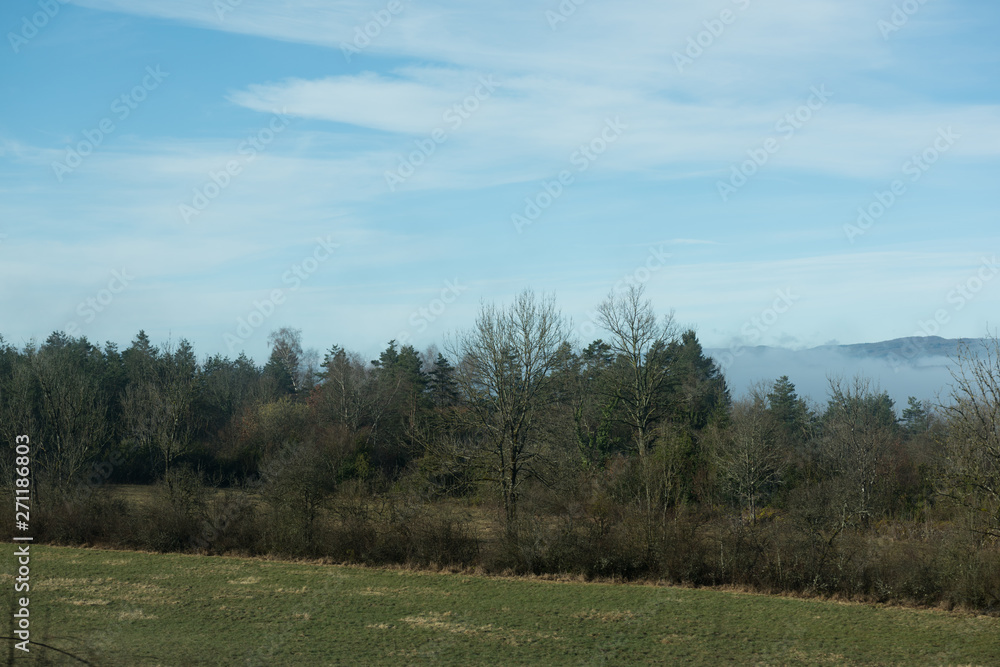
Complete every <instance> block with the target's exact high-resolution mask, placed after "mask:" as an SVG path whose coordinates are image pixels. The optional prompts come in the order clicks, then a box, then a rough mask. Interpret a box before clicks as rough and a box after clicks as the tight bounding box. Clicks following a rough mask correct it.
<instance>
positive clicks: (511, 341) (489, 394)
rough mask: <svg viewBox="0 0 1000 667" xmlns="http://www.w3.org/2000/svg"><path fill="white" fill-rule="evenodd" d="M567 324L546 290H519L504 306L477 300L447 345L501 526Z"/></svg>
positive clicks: (528, 461)
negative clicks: (464, 327)
mask: <svg viewBox="0 0 1000 667" xmlns="http://www.w3.org/2000/svg"><path fill="white" fill-rule="evenodd" d="M566 333H567V325H566V321H565V319H564V318H563V317H562V315H561V314H560V312H559V311H558V310H557V309H556V305H555V299H554V298H553V297H542V298H537V297H536V296H535V294H534V293H533V292H531V291H529V290H525V291H524V292H521V293H520V294H519V295H518V296H517V297H516V298H515V300H514V303H513V304H512V305H511V306H509V307H507V308H499V307H497V306H496V305H488V304H483V306H482V307H481V309H480V313H479V317H478V318H477V320H476V324H475V326H474V327H473V328H472V329H471V330H469V331H466V332H463V333H460V334H459V335H458V336H457V337H456V339H455V340H453V341H451V342H450V343H449V345H448V351H449V352H450V353H451V354H452V355H453V356H454V357H455V358H456V359H457V360H458V365H457V367H456V369H455V382H456V383H457V384H458V386H459V388H460V389H461V392H462V393H463V394H464V396H465V398H466V400H467V401H468V405H469V409H470V413H471V415H472V416H473V417H474V420H475V425H476V427H477V428H478V429H480V432H481V437H482V440H483V451H484V453H485V454H486V455H487V457H488V459H489V460H490V461H491V464H490V467H489V469H490V471H491V474H490V479H491V480H492V481H493V482H495V483H496V484H497V486H498V488H499V490H500V496H501V500H502V502H503V508H504V516H505V518H506V527H507V530H508V531H510V530H512V529H513V527H514V524H515V520H516V518H517V499H518V490H519V486H520V485H521V483H522V481H523V479H524V477H525V475H526V474H530V473H531V471H532V466H533V463H534V460H535V459H536V458H537V457H538V456H539V453H540V449H541V447H540V442H539V438H538V434H539V426H540V425H539V423H538V421H537V420H538V419H539V417H540V415H541V412H542V409H543V407H544V406H545V405H546V402H547V400H548V396H547V395H546V394H547V390H548V389H549V385H550V381H551V377H552V371H553V370H554V368H555V366H556V363H557V359H558V352H559V348H560V345H561V344H562V343H563V341H564V340H565V337H566Z"/></svg>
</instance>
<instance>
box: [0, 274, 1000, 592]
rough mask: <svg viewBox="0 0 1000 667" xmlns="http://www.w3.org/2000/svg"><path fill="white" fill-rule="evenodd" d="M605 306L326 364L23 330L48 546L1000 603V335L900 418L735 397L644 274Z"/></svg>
mask: <svg viewBox="0 0 1000 667" xmlns="http://www.w3.org/2000/svg"><path fill="white" fill-rule="evenodd" d="M598 314H599V320H600V325H601V328H602V333H603V334H605V335H604V336H603V338H602V339H599V340H594V341H592V342H589V343H586V344H583V343H580V342H575V341H569V340H567V339H568V335H569V328H568V326H567V322H566V320H565V319H564V318H563V317H562V315H561V314H560V312H559V310H558V308H557V306H556V304H555V301H554V299H553V298H551V297H545V296H537V295H536V294H534V293H532V292H530V291H525V292H523V293H521V294H520V295H519V296H518V297H517V298H516V299H515V300H514V302H513V303H511V304H508V305H488V304H486V305H484V306H483V307H482V308H481V310H480V313H479V316H478V319H477V320H476V322H475V324H474V325H473V326H472V327H471V328H469V329H468V330H466V331H461V332H457V333H456V334H454V335H453V336H451V337H450V338H449V339H448V340H447V341H446V342H445V343H444V344H443V350H442V351H438V350H437V349H434V348H432V349H430V350H427V351H418V350H416V349H414V348H413V347H412V346H409V345H403V346H400V345H398V344H397V343H396V342H395V341H389V342H388V344H387V346H386V348H385V350H384V351H383V352H382V353H381V354H380V355H379V357H378V358H377V359H374V360H370V361H368V360H365V359H363V358H362V357H360V356H359V355H357V354H355V353H352V352H351V351H349V350H345V349H343V348H342V347H340V346H338V345H336V344H335V342H333V341H331V342H332V343H333V344H332V345H331V347H330V348H329V350H327V351H326V352H325V354H324V355H323V357H322V359H320V358H319V357H318V355H315V354H310V353H309V352H308V351H304V350H303V349H302V345H301V333H300V332H299V331H297V330H293V329H281V330H278V331H275V332H273V333H272V334H271V336H270V338H269V343H270V349H271V353H270V357H269V359H268V361H267V363H265V364H264V365H263V366H259V365H257V364H256V363H255V362H254V361H253V360H251V359H249V358H247V357H246V356H244V355H241V356H239V357H238V358H236V359H231V358H228V357H223V356H213V357H208V358H205V359H201V360H200V359H199V357H198V355H197V353H196V351H195V350H194V349H193V347H192V346H191V345H190V344H189V343H188V342H187V341H186V340H183V339H182V340H179V341H177V342H176V343H169V342H168V343H163V342H161V343H160V344H158V345H157V344H154V342H153V341H151V340H150V339H149V337H148V336H147V335H146V334H145V333H143V332H141V331H140V332H139V334H138V335H137V336H136V337H135V339H134V340H133V341H132V342H131V344H130V345H129V346H128V347H127V348H126V349H124V350H119V349H118V347H117V346H116V345H115V344H113V343H108V344H106V345H104V347H103V348H102V347H100V346H99V345H97V344H94V343H92V342H90V341H88V340H87V339H86V338H83V337H80V338H74V337H70V336H67V335H65V334H63V333H53V334H52V335H51V336H49V337H48V339H47V340H45V342H44V343H41V344H35V343H29V344H27V345H25V346H24V347H22V348H20V349H19V348H16V347H14V346H11V345H9V344H7V343H6V342H4V341H3V339H2V338H0V438H2V441H3V443H4V445H3V446H4V447H5V449H6V451H7V454H6V455H5V456H4V457H3V460H2V461H0V472H2V484H3V485H4V486H5V487H6V488H7V489H8V490H9V491H12V490H11V488H10V487H11V486H12V484H13V479H14V474H13V470H12V468H13V465H14V442H15V437H16V436H18V435H21V434H28V435H29V436H30V438H31V442H32V444H33V450H32V475H33V480H32V483H33V491H34V496H33V508H32V514H33V522H32V525H33V529H34V530H35V531H36V535H37V538H38V539H42V540H47V541H49V542H52V543H62V544H100V545H110V546H120V547H125V548H141V549H152V550H160V551H184V550H188V551H199V552H209V553H242V554H273V555H280V556H292V557H310V558H325V559H329V560H331V561H336V562H359V563H368V564H390V563H393V564H405V565H412V566H417V567H450V568H468V569H478V570H480V571H483V572H506V573H534V574H569V575H579V576H584V577H588V578H591V577H609V578H625V579H650V580H663V581H671V582H677V583H685V584H691V585H735V586H743V587H750V588H754V589H756V590H764V591H786V592H800V593H806V594H820V595H840V596H846V597H853V598H858V599H871V600H894V601H909V602H914V603H920V604H941V605H945V606H949V607H950V606H953V605H960V606H965V607H969V608H976V609H979V610H997V609H1000V597H998V596H1000V547H998V539H1000V431H998V428H997V424H998V423H1000V422H998V416H1000V415H998V412H1000V345H998V343H997V340H996V339H992V340H991V341H990V343H989V344H988V345H985V346H984V348H983V349H982V350H978V349H977V350H970V349H967V350H964V351H963V352H962V353H961V354H960V355H959V358H957V359H956V366H955V382H954V384H953V386H952V393H951V395H950V396H949V397H948V399H947V400H945V401H944V402H943V403H941V404H933V405H932V404H931V403H929V402H925V401H919V400H917V399H916V398H911V399H910V401H909V405H908V406H906V407H905V408H904V409H902V410H901V411H900V412H898V411H897V408H896V406H894V405H893V401H892V400H891V399H890V398H889V396H888V394H886V393H885V392H883V391H880V390H879V389H878V388H877V386H876V385H875V384H874V383H873V382H872V381H870V380H868V379H866V378H863V377H856V378H832V379H831V380H830V388H829V394H828V397H827V401H826V404H825V405H810V404H808V403H807V402H806V401H804V400H803V399H802V398H800V397H799V396H798V395H797V394H796V389H795V386H794V384H793V383H792V382H791V381H790V380H789V378H788V377H784V376H782V377H779V378H776V379H774V380H773V381H772V382H769V383H761V384H757V385H755V386H753V387H750V388H748V389H747V390H746V391H745V392H742V393H741V396H742V397H741V398H738V399H737V400H734V398H733V392H732V389H731V388H730V387H728V386H727V384H726V380H725V378H724V376H723V374H722V372H721V370H720V368H719V366H718V365H717V364H716V363H715V362H714V361H713V360H712V359H711V358H710V357H708V356H706V354H705V353H704V351H703V350H702V348H701V345H700V343H699V341H698V338H697V336H696V334H695V332H693V331H690V330H682V329H679V328H678V327H677V326H676V325H675V324H674V322H673V319H672V317H671V316H669V315H667V316H662V315H657V313H656V312H655V311H654V307H653V305H652V304H651V303H650V302H649V301H647V300H646V299H645V297H644V295H643V292H642V289H641V288H636V287H632V288H628V289H626V290H624V291H623V292H621V293H619V294H613V295H611V296H609V297H608V299H607V300H606V301H605V302H604V303H603V304H601V306H600V307H599V309H598ZM9 514H11V513H9V512H8V513H5V515H4V519H3V523H4V525H8V524H9V523H10V521H11V520H12V518H11V517H10V516H8V515H9ZM8 527H10V526H8Z"/></svg>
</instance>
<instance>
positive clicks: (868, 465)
mask: <svg viewBox="0 0 1000 667" xmlns="http://www.w3.org/2000/svg"><path fill="white" fill-rule="evenodd" d="M895 424H896V415H895V413H894V411H893V407H892V399H890V398H889V395H888V394H887V393H886V392H884V391H878V390H877V389H876V388H875V387H873V385H872V382H871V380H869V379H867V378H863V377H856V378H854V380H852V381H851V383H850V384H845V383H844V382H843V381H842V380H839V379H831V380H830V402H829V407H828V409H827V421H826V424H825V445H826V454H827V457H828V460H829V461H830V462H831V463H832V467H833V470H832V472H833V473H834V474H836V475H838V476H839V479H840V480H841V482H842V485H841V489H842V494H841V504H842V506H841V510H842V512H843V515H842V516H843V520H844V521H849V520H853V519H858V520H860V521H861V522H862V523H867V522H868V521H869V520H870V519H871V518H872V517H873V516H874V514H875V513H876V511H877V510H878V507H877V500H878V495H879V491H881V487H882V484H881V483H882V482H883V477H884V476H883V475H882V473H883V472H884V471H883V467H884V463H885V461H886V458H887V457H888V455H889V453H890V448H891V445H892V443H893V441H894V439H895V438H896V433H895Z"/></svg>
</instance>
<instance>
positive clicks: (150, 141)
mask: <svg viewBox="0 0 1000 667" xmlns="http://www.w3.org/2000/svg"><path fill="white" fill-rule="evenodd" d="M576 3H579V4H576ZM470 7H472V5H468V4H459V3H454V2H448V1H441V0H421V1H420V2H411V1H409V0H399V1H398V2H396V1H392V2H389V1H388V0H385V1H383V0H379V1H375V2H338V3H320V2H314V1H312V2H310V1H307V0H269V1H268V2H263V1H256V0H243V1H242V2H239V1H238V0H218V1H214V0H173V1H164V2H155V3H152V2H136V1H132V0H80V1H73V2H67V3H63V2H60V0H50V1H47V0H41V1H40V2H39V1H38V0H36V1H35V2H24V1H20V0H17V1H12V2H7V3H4V4H3V6H2V8H0V28H2V32H3V35H4V40H3V44H2V45H0V235H2V236H0V285H2V288H0V333H2V334H3V335H4V337H5V338H6V339H7V340H8V341H10V342H13V343H15V344H18V345H21V344H23V343H25V342H27V341H28V340H30V339H31V338H36V339H44V337H45V336H47V335H48V334H49V333H50V332H52V331H53V330H59V329H69V330H70V331H71V332H73V333H77V334H82V335H86V336H87V337H88V338H90V339H91V340H96V341H104V340H113V341H117V342H119V343H120V344H127V342H128V341H129V340H130V339H131V338H132V337H133V336H134V335H135V333H136V332H137V331H138V330H139V329H140V328H143V329H145V330H146V331H147V332H148V333H149V334H150V335H151V336H152V337H153V338H154V340H157V341H163V340H166V339H167V338H173V339H174V340H176V339H178V338H180V337H186V338H188V339H190V340H191V341H192V342H193V343H194V344H195V345H196V348H197V349H198V350H199V351H200V352H201V353H215V352H222V353H226V354H232V353H238V352H239V351H240V350H246V351H247V352H248V353H249V354H250V355H252V356H254V357H256V358H258V359H262V358H264V357H265V355H266V339H267V332H268V331H270V330H273V329H277V328H279V327H282V326H293V327H299V328H302V329H303V333H304V343H305V344H306V346H307V347H316V348H318V349H320V350H323V349H327V348H329V347H330V346H331V345H332V344H334V343H337V344H341V345H344V346H346V347H348V348H351V349H355V350H358V351H360V352H362V353H363V354H365V355H374V354H377V352H378V351H379V350H381V349H382V348H384V346H385V343H386V342H387V341H388V340H389V339H390V338H396V339H404V340H407V341H408V342H411V343H413V344H414V345H416V346H417V347H418V349H423V348H425V347H427V346H428V345H430V344H434V343H436V344H439V345H440V344H441V342H442V340H443V339H444V337H445V335H446V334H447V333H448V332H451V331H454V330H455V329H458V328H462V327H465V326H468V325H469V324H470V323H471V322H472V319H473V318H474V316H475V313H476V311H477V309H478V307H479V304H480V300H483V299H485V300H488V301H493V300H497V301H507V300H509V299H510V298H511V297H512V296H513V295H514V294H515V293H516V292H518V291H520V290H521V289H523V288H524V287H532V288H534V289H535V290H537V291H539V292H555V293H556V296H557V298H558V301H559V303H560V305H561V306H562V308H563V310H564V312H565V313H566V314H567V315H568V316H571V317H572V318H573V319H574V322H575V325H576V331H577V333H578V335H579V337H580V339H581V340H583V341H584V342H586V341H588V340H590V339H592V338H594V337H597V336H599V335H600V332H598V331H596V330H595V329H594V327H593V326H592V323H591V317H592V316H591V315H590V313H591V312H592V311H593V309H594V308H595V307H596V305H597V304H598V303H599V302H600V301H601V300H602V299H603V298H604V296H605V295H606V294H607V293H608V292H609V291H610V290H611V289H613V288H614V287H615V286H616V285H619V286H620V285H621V284H622V280H623V279H628V280H637V281H640V282H643V283H644V284H645V285H646V288H647V292H648V294H649V296H650V297H651V298H652V299H653V301H654V303H655V305H656V307H657V308H658V309H659V310H660V311H661V312H667V311H670V310H674V311H675V313H676V319H677V321H678V322H680V323H681V324H684V325H687V326H692V327H694V328H695V329H696V330H697V331H698V333H699V337H700V338H701V340H702V341H703V343H704V344H705V345H706V346H708V347H727V348H728V347H731V346H733V345H735V344H740V343H742V344H761V343H763V344H772V345H782V346H788V347H794V348H798V347H805V346H813V345H819V344H823V343H827V342H831V341H839V342H841V343H855V342H870V341H877V340H884V339H889V338H896V337H902V336H909V335H913V334H915V333H918V332H928V333H932V332H933V333H939V334H940V335H943V336H946V337H962V336H980V335H983V334H985V333H986V331H987V328H988V327H990V328H994V327H995V326H996V324H997V317H996V313H998V312H1000V310H998V305H1000V280H994V278H995V277H996V276H997V275H998V273H1000V265H997V264H996V261H997V259H996V256H995V255H996V253H997V251H998V250H1000V243H998V240H1000V232H998V231H997V230H998V227H997V224H996V223H997V203H996V195H997V192H998V190H1000V188H998V182H1000V178H998V177H1000V104H998V103H1000V99H998V98H1000V86H998V82H997V77H998V73H1000V47H998V45H997V41H996V35H997V34H998V33H1000V5H997V4H996V3H995V2H992V1H990V2H986V1H983V2H971V1H958V0H925V1H924V2H919V1H918V0H907V2H895V3H894V2H891V1H882V0H876V1H871V0H865V1H863V2H862V1H860V0H858V1H853V0H851V1H845V0H836V1H834V0H829V1H827V0H796V1H794V2H792V1H790V0H788V1H786V0H772V1H771V2H766V3H765V2H763V1H762V0H737V1H732V0H720V1H713V2H699V3H675V2H669V3H642V2H632V1H629V0H625V1H618V2H614V3H611V2H602V1H600V0H586V1H585V2H581V0H575V1H574V0H565V2H563V3H562V4H561V5H560V3H559V2H558V1H556V0H548V1H539V2H535V1H530V2H519V3H509V2H507V3H501V2H480V3H477V4H475V5H474V9H471V8H470ZM380 22H381V23H380ZM366 29H367V31H368V36H363V37H360V38H359V37H358V36H359V35H364V33H365V30H366ZM82 153H86V155H81V154H82ZM921 156H923V157H921ZM915 158H917V159H915ZM560 177H562V179H563V182H561V183H560ZM894 188H895V189H896V192H895V193H893V189H894ZM859 209H862V211H868V212H869V214H870V215H871V216H872V217H870V218H867V219H865V218H862V219H861V220H860V222H859ZM782 295H784V297H782ZM783 298H784V300H782V299H783ZM935 319H936V320H937V321H936V322H933V320H935ZM244 323H245V324H244ZM931 330H933V331H931Z"/></svg>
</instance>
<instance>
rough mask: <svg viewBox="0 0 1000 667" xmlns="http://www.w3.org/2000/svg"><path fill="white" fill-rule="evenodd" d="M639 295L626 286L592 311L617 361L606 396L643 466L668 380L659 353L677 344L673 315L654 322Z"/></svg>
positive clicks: (667, 369)
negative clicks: (628, 430)
mask: <svg viewBox="0 0 1000 667" xmlns="http://www.w3.org/2000/svg"><path fill="white" fill-rule="evenodd" d="M644 294H645V287H644V286H642V285H635V284H631V285H629V286H628V287H627V288H626V289H625V291H624V292H622V293H620V294H615V293H611V294H609V295H608V298H607V299H606V300H605V301H604V303H602V304H601V305H600V306H599V307H598V309H597V313H598V318H599V321H600V324H601V326H603V327H604V328H605V329H607V330H608V331H609V332H610V333H611V338H610V339H609V340H608V343H609V345H610V346H611V350H612V351H613V352H614V353H615V355H616V356H617V362H618V369H617V372H616V374H615V378H614V382H613V389H612V391H613V392H614V396H615V398H617V399H618V401H619V405H620V406H621V409H622V411H623V413H624V415H625V421H626V423H627V424H628V425H629V427H631V429H632V431H633V433H634V436H635V444H636V448H637V449H638V452H639V458H640V459H641V460H643V461H644V460H645V459H646V454H647V452H648V450H649V448H650V447H651V446H652V444H653V440H654V438H655V435H654V434H655V430H654V426H655V423H656V421H657V420H658V419H659V418H660V417H661V416H662V415H663V414H664V412H665V411H666V409H667V403H666V400H665V397H664V393H665V392H666V390H667V389H668V388H669V385H670V380H671V377H670V366H669V365H668V364H667V363H666V360H665V354H664V353H665V352H666V349H667V346H668V345H669V344H670V343H671V342H674V341H676V340H677V327H676V326H675V324H674V319H673V313H671V314H669V315H667V316H665V317H664V318H663V319H659V318H657V316H656V314H655V312H654V311H653V304H652V302H651V301H649V300H647V299H645V298H644Z"/></svg>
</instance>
